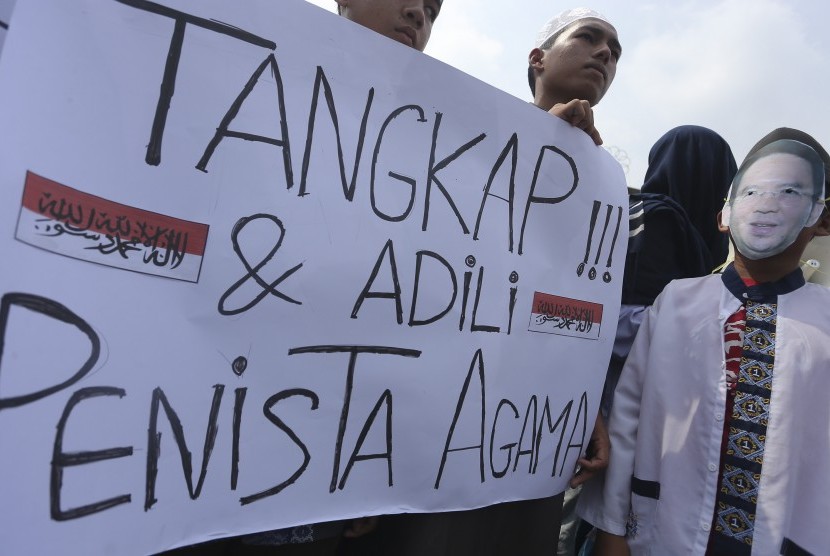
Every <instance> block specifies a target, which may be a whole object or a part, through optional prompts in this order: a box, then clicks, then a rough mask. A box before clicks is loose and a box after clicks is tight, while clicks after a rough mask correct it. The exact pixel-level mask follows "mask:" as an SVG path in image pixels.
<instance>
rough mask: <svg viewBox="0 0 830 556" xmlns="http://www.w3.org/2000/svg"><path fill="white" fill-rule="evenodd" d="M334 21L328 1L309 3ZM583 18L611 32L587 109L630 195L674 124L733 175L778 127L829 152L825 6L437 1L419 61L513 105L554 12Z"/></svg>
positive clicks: (743, 0) (672, 0)
mask: <svg viewBox="0 0 830 556" xmlns="http://www.w3.org/2000/svg"><path fill="white" fill-rule="evenodd" d="M310 1H311V2H312V3H313V4H316V5H318V6H322V7H325V8H326V9H329V10H331V11H335V2H334V0H310ZM580 5H582V6H587V7H591V8H593V9H595V10H597V11H599V12H601V13H603V14H604V15H605V16H606V17H607V18H608V19H609V20H610V21H611V22H612V23H613V24H614V26H615V27H616V28H617V31H618V33H619V36H620V42H621V43H622V46H623V55H622V58H621V59H620V63H619V65H618V68H617V77H616V79H615V81H614V83H613V84H612V85H611V88H610V90H609V92H608V93H607V94H606V96H605V98H604V99H603V100H602V102H601V103H600V104H599V105H598V106H597V107H596V108H595V121H596V124H597V127H598V129H599V130H600V132H601V134H602V137H603V139H604V140H605V146H606V147H608V148H610V149H612V150H619V151H620V153H621V155H620V156H618V159H620V160H621V162H622V163H623V166H624V167H625V166H628V172H627V175H628V183H629V185H631V186H634V187H639V186H640V185H641V183H642V180H643V176H644V175H645V170H646V166H647V164H648V151H649V149H650V148H651V145H652V144H653V143H654V142H655V141H656V140H657V139H658V138H659V137H660V136H661V135H662V134H663V133H664V132H666V131H668V130H669V129H671V128H672V127H674V126H677V125H682V124H697V125H702V126H706V127H709V128H712V129H714V130H715V131H717V132H718V133H720V134H721V135H722V136H723V137H724V138H725V139H726V140H727V141H728V142H729V144H730V145H731V146H732V151H733V153H734V154H735V158H736V159H737V161H738V163H739V164H740V162H741V160H742V159H743V157H744V155H745V154H746V153H747V151H748V150H749V148H750V147H751V146H752V145H753V144H754V143H755V142H756V141H757V140H758V139H760V138H761V137H762V136H763V135H765V134H766V133H767V132H769V131H771V130H772V129H774V128H776V127H780V126H789V127H795V128H799V129H802V130H804V131H806V132H808V133H810V134H811V135H813V136H814V137H815V138H816V139H818V141H819V142H821V143H822V144H824V145H825V146H826V147H830V110H828V108H827V106H826V103H827V99H828V91H830V62H828V60H827V59H826V58H825V56H826V55H828V54H830V33H827V31H826V25H827V23H828V21H830V2H827V1H826V0H791V1H789V2H784V1H781V0H698V1H695V0H662V1H661V0H656V1H642V2H633V1H630V0H628V1H626V0H593V1H592V2H591V3H590V4H588V3H577V4H572V5H571V4H564V3H561V2H560V3H555V2H550V1H549V0H513V1H512V2H497V1H495V0H445V2H444V7H443V8H442V10H441V15H440V17H439V18H438V20H437V22H436V25H435V27H434V29H433V33H432V38H431V40H430V43H429V46H428V47H427V50H426V52H427V54H429V55H431V56H433V57H435V58H438V59H439V60H442V61H444V62H446V63H447V64H450V65H451V66H454V67H456V68H458V69H460V70H462V71H464V72H466V73H469V74H471V75H472V76H474V77H477V78H478V79H481V80H482V81H485V82H486V83H489V84H491V85H493V86H495V87H497V88H499V89H501V90H503V91H506V92H507V93H510V94H512V95H514V96H516V97H518V98H520V99H522V100H526V101H528V100H530V90H529V88H528V86H527V77H526V72H527V55H528V53H529V52H530V50H531V48H532V46H533V39H534V37H535V35H536V32H537V31H538V30H539V28H540V27H541V26H542V25H543V24H544V23H545V22H546V21H547V20H548V19H549V18H551V17H552V16H554V15H556V13H557V12H559V11H560V10H562V9H566V8H570V7H577V6H580Z"/></svg>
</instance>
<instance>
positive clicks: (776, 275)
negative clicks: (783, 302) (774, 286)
mask: <svg viewBox="0 0 830 556" xmlns="http://www.w3.org/2000/svg"><path fill="white" fill-rule="evenodd" d="M782 254H783V253H782ZM791 259H792V257H781V256H780V255H777V256H775V257H769V258H767V259H759V260H752V259H747V258H746V257H744V256H742V255H741V254H740V253H735V271H736V272H737V273H738V276H740V277H741V278H742V279H743V280H747V279H749V280H753V281H755V282H757V283H759V284H765V283H768V282H777V281H778V280H780V279H781V278H783V277H784V276H786V275H788V274H790V273H791V272H792V271H794V270H795V269H797V268H798V263H799V261H798V259H796V260H791Z"/></svg>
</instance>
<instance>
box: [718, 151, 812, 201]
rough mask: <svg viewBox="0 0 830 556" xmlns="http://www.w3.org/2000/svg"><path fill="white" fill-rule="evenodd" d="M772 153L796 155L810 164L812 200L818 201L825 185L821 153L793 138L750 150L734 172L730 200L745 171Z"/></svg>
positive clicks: (733, 196) (736, 190)
mask: <svg viewBox="0 0 830 556" xmlns="http://www.w3.org/2000/svg"><path fill="white" fill-rule="evenodd" d="M757 147H758V145H756V146H755V147H753V149H755V148H757ZM773 154H790V155H793V156H797V157H798V158H800V159H801V160H803V161H805V162H807V163H808V164H809V165H810V171H811V173H812V176H813V181H812V186H813V195H812V197H813V200H814V201H818V200H819V197H820V196H821V189H822V186H823V185H825V183H826V180H827V176H825V175H824V170H825V166H824V161H823V160H822V157H821V155H820V154H819V153H818V152H816V150H815V149H814V148H813V147H811V146H809V145H806V144H804V143H802V142H801V141H796V140H794V139H783V140H781V139H779V140H778V141H774V142H772V143H769V144H767V145H764V146H763V147H761V148H758V149H757V150H755V151H754V152H752V153H751V154H750V155H749V156H747V157H746V159H745V160H744V162H743V164H741V167H740V168H738V173H737V174H735V179H734V180H733V181H732V183H733V184H734V186H733V188H732V193H731V194H730V199H729V200H730V201H732V199H734V198H735V195H736V194H737V192H738V187H737V186H738V184H740V183H741V179H742V178H743V175H744V174H745V173H746V171H747V170H748V169H749V168H750V167H751V166H752V165H753V164H755V163H756V162H758V161H759V160H761V159H762V158H766V157H768V156H770V155H773Z"/></svg>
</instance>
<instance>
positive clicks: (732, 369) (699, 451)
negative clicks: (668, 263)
mask: <svg viewBox="0 0 830 556" xmlns="http://www.w3.org/2000/svg"><path fill="white" fill-rule="evenodd" d="M828 176H830V155H828V153H827V151H826V150H825V149H824V148H823V147H822V146H821V145H820V144H819V143H818V142H817V141H815V139H813V138H812V137H811V136H809V135H808V134H806V133H804V132H801V131H798V130H794V129H789V128H781V129H778V130H776V131H774V132H772V133H770V134H769V135H767V136H766V137H764V138H763V139H762V140H761V141H759V142H758V144H756V145H755V147H753V149H752V150H751V151H750V153H749V155H748V156H747V158H746V159H745V160H744V162H743V164H742V165H741V166H740V168H739V169H738V173H737V174H736V176H735V179H734V180H733V182H732V186H731V188H730V192H729V195H728V198H727V201H726V204H725V205H724V207H723V210H722V212H721V213H720V215H719V228H720V230H721V231H722V232H724V233H727V234H729V238H730V240H731V242H732V244H733V246H734V248H735V260H734V262H733V263H731V264H730V265H729V266H727V267H726V269H725V270H724V272H723V274H716V275H710V276H706V277H703V278H690V279H684V280H675V281H674V282H671V283H670V284H669V285H668V286H667V287H666V288H665V289H664V290H663V292H662V293H661V294H660V295H659V296H658V298H657V300H656V301H655V303H654V305H653V306H652V307H651V308H650V309H649V310H648V312H647V314H646V316H645V319H644V321H643V324H642V326H641V327H640V331H639V333H638V335H637V338H636V340H635V341H634V345H633V346H632V349H631V353H630V355H629V357H628V359H627V361H626V364H625V367H624V368H623V371H622V375H621V377H620V382H619V384H618V385H617V389H616V393H615V396H614V404H613V407H612V409H611V415H610V419H609V431H610V436H611V443H612V446H613V453H612V457H611V461H610V465H609V467H608V469H607V471H606V474H605V476H604V478H603V480H602V481H595V482H593V483H591V484H588V485H586V486H585V488H584V489H583V492H582V497H581V499H580V502H579V505H578V513H579V514H580V515H581V516H582V517H583V519H585V520H587V521H588V522H590V523H592V524H593V525H595V526H596V527H597V528H598V529H600V530H602V531H603V533H600V534H599V535H598V536H597V542H596V546H595V552H594V553H595V554H603V555H614V554H629V553H630V554H711V555H718V554H729V555H733V554H734V555H743V554H746V555H750V554H808V553H809V554H818V553H825V552H826V551H827V547H828V546H830V530H828V528H827V527H826V515H827V512H828V511H830V496H828V495H830V477H828V475H827V473H825V472H824V471H823V470H825V469H826V468H827V466H828V465H829V464H830V439H829V438H828V436H827V430H828V429H830V411H828V410H827V407H830V404H828V402H827V392H828V391H830V373H828V369H830V311H828V310H827V308H828V307H830V289H827V288H825V287H823V286H820V285H817V284H810V283H806V282H805V280H804V276H803V274H802V271H801V269H800V259H801V256H802V254H803V252H804V249H805V247H806V246H807V244H808V243H809V241H810V240H811V239H812V238H813V237H817V236H827V235H830V215H829V214H828V211H827V208H826V206H825V201H826V199H825V197H826V195H827V190H828Z"/></svg>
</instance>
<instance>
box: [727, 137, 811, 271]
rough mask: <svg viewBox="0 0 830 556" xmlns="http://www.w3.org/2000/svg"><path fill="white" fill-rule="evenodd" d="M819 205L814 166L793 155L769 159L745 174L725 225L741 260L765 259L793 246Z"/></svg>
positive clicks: (781, 154)
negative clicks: (815, 189) (812, 168)
mask: <svg viewBox="0 0 830 556" xmlns="http://www.w3.org/2000/svg"><path fill="white" fill-rule="evenodd" d="M815 205H816V199H815V192H814V191H813V176H812V170H811V168H810V164H809V163H808V162H807V161H806V160H804V159H802V158H800V157H798V156H795V155H793V154H786V153H777V154H771V155H768V156H765V157H763V158H761V159H759V160H757V161H756V162H755V163H753V164H752V166H750V167H749V168H747V170H746V171H745V172H744V174H743V176H742V177H741V180H740V183H738V184H737V189H736V190H735V191H733V192H732V197H731V199H730V206H729V214H728V221H727V222H725V224H726V225H728V226H729V229H730V233H731V235H732V240H733V241H734V242H735V247H736V248H737V249H738V251H740V252H741V254H742V255H744V256H745V257H747V258H749V259H753V260H757V259H763V258H767V257H772V256H774V255H777V254H779V253H781V252H783V251H784V250H785V249H787V248H788V247H789V246H790V245H792V243H793V242H794V241H795V239H796V238H797V237H798V234H799V233H800V232H801V230H802V229H803V228H804V227H805V226H806V225H808V222H809V220H810V219H811V214H812V213H813V211H814V210H815V209H814V207H815Z"/></svg>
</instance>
